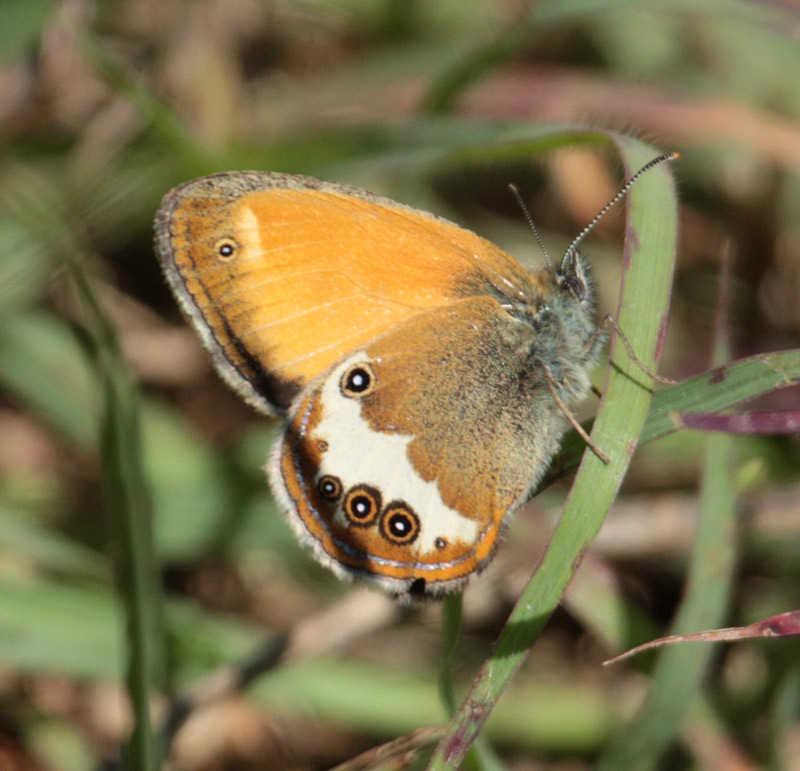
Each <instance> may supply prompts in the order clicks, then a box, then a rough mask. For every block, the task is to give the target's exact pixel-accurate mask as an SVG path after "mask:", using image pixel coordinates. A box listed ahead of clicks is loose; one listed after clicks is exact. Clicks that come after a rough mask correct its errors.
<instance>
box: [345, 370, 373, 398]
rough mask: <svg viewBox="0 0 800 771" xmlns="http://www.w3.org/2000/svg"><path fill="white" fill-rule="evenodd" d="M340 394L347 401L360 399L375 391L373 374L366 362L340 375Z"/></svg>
mask: <svg viewBox="0 0 800 771" xmlns="http://www.w3.org/2000/svg"><path fill="white" fill-rule="evenodd" d="M341 389H342V393H343V394H344V395H345V396H346V397H348V398H349V399H362V398H363V397H365V396H366V395H367V394H370V393H372V392H373V391H374V390H375V373H374V372H373V371H372V367H370V366H369V364H367V363H366V362H363V363H360V364H354V365H353V366H352V367H349V368H348V369H347V370H346V371H345V373H344V374H343V375H342V380H341Z"/></svg>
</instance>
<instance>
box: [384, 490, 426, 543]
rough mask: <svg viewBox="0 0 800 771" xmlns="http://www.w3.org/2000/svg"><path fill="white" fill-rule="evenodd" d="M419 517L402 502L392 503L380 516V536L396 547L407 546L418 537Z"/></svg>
mask: <svg viewBox="0 0 800 771" xmlns="http://www.w3.org/2000/svg"><path fill="white" fill-rule="evenodd" d="M419 530H420V524H419V517H418V516H417V515H416V514H415V513H414V511H413V510H412V508H411V507H410V506H409V505H408V504H407V503H405V502H404V501H393V502H392V503H390V504H389V505H388V506H387V507H386V508H385V509H384V512H383V514H382V515H381V521H380V531H381V535H382V536H383V537H384V538H385V539H386V540H387V541H391V543H394V544H397V545H398V546H408V544H411V543H413V542H414V541H415V540H416V539H417V536H418V535H419Z"/></svg>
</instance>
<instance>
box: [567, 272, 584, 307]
mask: <svg viewBox="0 0 800 771" xmlns="http://www.w3.org/2000/svg"><path fill="white" fill-rule="evenodd" d="M564 286H566V287H567V289H569V291H570V292H572V294H574V295H575V297H576V299H577V300H578V301H579V302H582V301H583V299H584V297H586V285H585V284H584V283H583V281H581V280H580V279H579V278H578V277H577V276H566V277H565V278H564Z"/></svg>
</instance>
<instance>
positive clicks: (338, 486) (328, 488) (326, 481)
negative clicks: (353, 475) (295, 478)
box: [317, 474, 342, 501]
mask: <svg viewBox="0 0 800 771" xmlns="http://www.w3.org/2000/svg"><path fill="white" fill-rule="evenodd" d="M317 490H319V493H320V495H321V496H322V497H323V498H325V499H326V500H329V501H338V500H339V498H341V496H342V482H341V480H340V479H339V477H335V476H332V475H330V474H326V475H325V476H323V477H320V478H319V481H318V482H317Z"/></svg>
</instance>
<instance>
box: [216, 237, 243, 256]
mask: <svg viewBox="0 0 800 771" xmlns="http://www.w3.org/2000/svg"><path fill="white" fill-rule="evenodd" d="M214 253H215V254H216V255H217V258H218V259H220V260H222V261H223V262H230V261H231V260H232V259H234V257H236V255H237V254H239V244H238V243H236V241H234V240H233V239H232V238H228V237H225V238H220V239H219V240H218V241H217V243H215V244H214Z"/></svg>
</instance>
